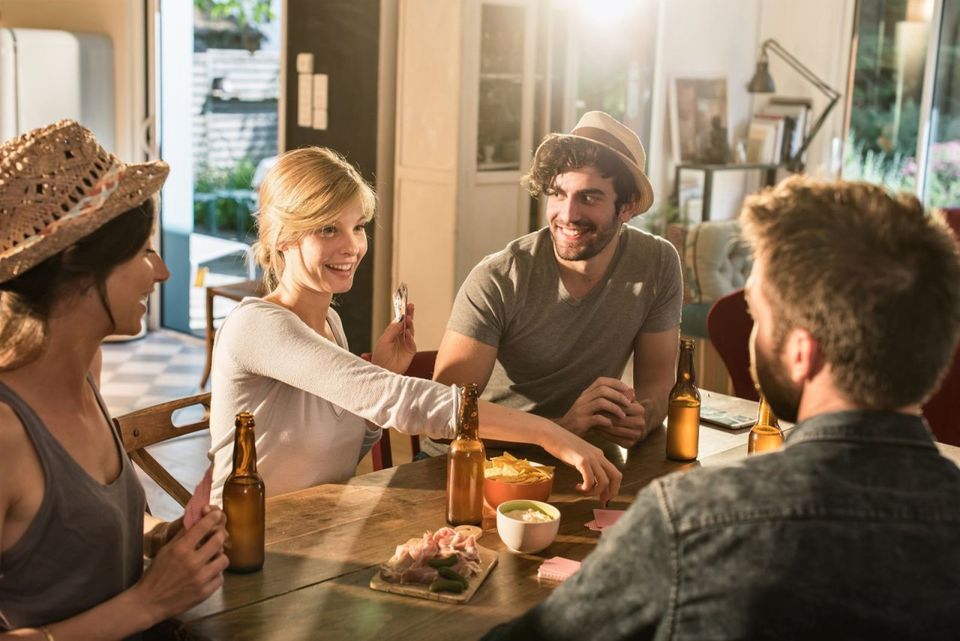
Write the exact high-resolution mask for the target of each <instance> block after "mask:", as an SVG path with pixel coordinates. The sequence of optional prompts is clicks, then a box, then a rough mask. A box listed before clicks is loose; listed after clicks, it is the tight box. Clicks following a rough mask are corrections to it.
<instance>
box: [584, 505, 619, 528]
mask: <svg viewBox="0 0 960 641" xmlns="http://www.w3.org/2000/svg"><path fill="white" fill-rule="evenodd" d="M623 512H624V511H623V510H600V509H595V510H594V511H593V519H594V520H593V521H590V522H588V523H586V524H585V525H586V526H587V527H588V528H590V529H591V530H593V531H594V532H603V530H604V529H605V528H608V527H610V526H612V525H613V524H614V523H616V522H617V521H618V520H620V517H621V516H623Z"/></svg>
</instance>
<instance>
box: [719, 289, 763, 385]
mask: <svg viewBox="0 0 960 641" xmlns="http://www.w3.org/2000/svg"><path fill="white" fill-rule="evenodd" d="M752 329H753V320H752V319H751V318H750V314H748V313H747V300H746V298H744V296H743V290H742V289H738V290H737V291H735V292H733V293H732V294H727V295H726V296H723V297H721V298H719V299H717V301H716V302H715V303H714V304H713V306H712V307H711V308H710V311H709V312H708V313H707V334H708V335H709V336H710V342H711V343H712V344H713V346H714V347H715V348H716V350H717V352H718V353H719V354H720V358H722V359H723V364H724V365H726V366H727V371H728V372H729V373H730V379H731V380H732V381H733V393H734V394H736V395H737V396H739V397H740V398H746V399H749V400H751V401H759V400H760V397H759V395H758V394H757V390H756V388H755V387H754V385H753V379H752V378H751V377H750V347H749V345H750V331H751V330H752Z"/></svg>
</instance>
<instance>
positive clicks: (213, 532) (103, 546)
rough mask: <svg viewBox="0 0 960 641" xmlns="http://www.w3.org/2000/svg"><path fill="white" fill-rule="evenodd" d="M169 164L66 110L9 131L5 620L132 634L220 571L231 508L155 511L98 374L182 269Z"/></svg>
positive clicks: (0, 294) (1, 474) (1, 414)
mask: <svg viewBox="0 0 960 641" xmlns="http://www.w3.org/2000/svg"><path fill="white" fill-rule="evenodd" d="M167 171H168V168H167V165H166V163H163V162H149V163H141V164H126V163H123V162H122V161H120V159H118V158H117V157H116V156H114V155H113V154H111V153H109V152H107V151H106V150H104V149H103V148H102V147H101V146H100V145H99V144H98V143H97V141H96V139H94V137H93V135H92V134H91V133H90V131H89V130H87V129H85V128H84V127H82V126H80V125H79V124H77V123H76V122H73V121H70V120H64V121H61V122H58V123H55V124H53V125H49V126H47V127H43V128H41V129H37V130H34V131H31V132H29V133H27V134H24V135H23V136H20V137H19V138H16V139H13V140H10V141H8V142H6V143H4V144H3V145H2V146H0V478H2V480H0V557H2V563H0V632H4V631H9V630H15V632H14V634H13V636H15V637H16V638H32V639H46V641H52V640H53V639H55V638H60V639H64V638H67V639H79V638H84V639H92V638H110V639H119V638H128V637H131V636H133V635H134V634H135V633H137V632H138V631H141V630H144V629H146V628H149V627H151V626H152V625H154V624H156V623H158V622H160V621H162V620H163V619H165V618H167V617H170V616H173V615H175V614H178V613H180V612H183V611H184V610H186V609H188V608H190V607H192V606H193V605H195V604H197V603H199V602H200V601H202V600H204V599H205V598H207V597H208V596H209V595H210V594H211V593H213V592H214V591H215V590H216V589H217V588H218V587H219V586H220V585H221V583H222V576H221V572H222V570H223V569H224V568H225V567H226V565H227V559H226V557H225V556H224V554H223V543H224V540H225V537H226V533H225V530H224V523H225V519H224V516H223V513H222V512H220V510H219V509H215V508H210V507H209V506H207V507H204V508H202V510H201V511H202V512H203V516H202V517H201V518H200V519H199V520H198V521H197V522H195V523H193V524H192V525H191V526H190V527H189V528H186V529H185V528H184V526H183V522H182V520H181V519H177V520H176V521H175V522H173V523H166V524H164V523H157V521H156V519H148V518H145V514H144V509H145V507H146V502H145V499H144V492H143V488H142V487H141V486H140V482H139V480H138V479H137V475H136V473H135V472H134V470H133V466H132V464H131V462H130V459H129V458H128V457H127V456H126V454H125V453H124V450H123V446H122V443H121V442H120V439H119V437H118V435H117V434H115V432H114V430H113V428H112V425H111V419H110V416H109V414H108V412H107V410H106V406H105V405H104V403H103V399H101V398H100V395H99V392H98V389H97V381H96V375H95V372H96V370H97V369H98V367H97V363H98V357H99V350H100V343H101V341H102V340H103V339H104V337H106V336H108V335H110V334H135V333H136V332H138V331H139V330H140V323H141V319H142V318H143V315H144V313H146V309H147V308H146V300H147V298H148V297H149V296H150V293H151V291H152V290H153V289H154V287H155V286H156V285H157V284H158V283H161V282H163V281H164V280H166V279H167V278H168V277H169V275H170V274H169V272H168V271H167V268H166V266H165V265H164V263H163V260H161V259H160V256H159V255H158V254H157V252H156V251H154V249H153V246H152V244H151V240H150V236H151V230H152V229H153V226H154V224H155V208H154V203H153V197H154V195H155V194H156V193H157V191H158V190H159V189H160V186H161V185H162V184H163V181H164V179H165V178H166V176H167ZM145 522H146V525H147V526H146V527H145ZM144 554H147V555H148V556H153V557H154V560H153V562H152V563H151V565H150V567H149V569H147V570H146V571H145V572H144V570H143V556H144ZM0 636H3V635H0Z"/></svg>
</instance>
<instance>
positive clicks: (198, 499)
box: [183, 463, 213, 530]
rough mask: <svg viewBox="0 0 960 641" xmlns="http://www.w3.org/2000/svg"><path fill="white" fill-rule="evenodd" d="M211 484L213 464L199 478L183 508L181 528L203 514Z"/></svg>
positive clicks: (186, 526) (207, 502)
mask: <svg viewBox="0 0 960 641" xmlns="http://www.w3.org/2000/svg"><path fill="white" fill-rule="evenodd" d="M212 484H213V464H212V463H211V464H210V467H208V468H207V472H206V474H204V475H203V478H202V479H200V483H198V484H197V487H196V489H195V490H194V491H193V496H191V497H190V500H189V501H187V504H186V505H185V506H184V508H183V529H185V530H189V529H190V527H191V526H192V525H193V524H194V523H196V522H197V521H199V520H200V518H201V517H202V516H203V508H204V507H205V506H207V505H209V504H210V486H211V485H212Z"/></svg>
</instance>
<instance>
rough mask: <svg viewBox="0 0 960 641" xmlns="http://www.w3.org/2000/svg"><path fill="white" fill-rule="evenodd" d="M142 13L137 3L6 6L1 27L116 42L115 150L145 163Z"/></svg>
mask: <svg viewBox="0 0 960 641" xmlns="http://www.w3.org/2000/svg"><path fill="white" fill-rule="evenodd" d="M143 20H144V18H143V8H142V2H141V1H138V0H83V1H82V2H80V1H79V0H4V2H3V3H2V4H0V27H14V28H15V27H20V28H32V29H63V30H65V31H79V32H86V33H102V34H106V35H107V36H109V37H110V39H111V40H112V41H113V56H114V58H113V72H114V89H115V91H116V95H115V107H114V112H115V113H116V134H115V135H116V138H115V140H116V149H111V150H110V151H113V152H114V153H116V154H117V155H118V156H120V157H121V158H123V159H124V160H128V161H129V160H142V159H143V149H142V147H141V146H140V139H141V134H140V126H141V119H142V118H143V117H144V114H145V113H146V106H145V102H146V101H145V98H144V96H145V94H146V84H145V83H146V78H145V75H144V68H145V64H146V63H145V46H144V42H143V32H144V27H143Z"/></svg>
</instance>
